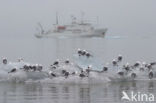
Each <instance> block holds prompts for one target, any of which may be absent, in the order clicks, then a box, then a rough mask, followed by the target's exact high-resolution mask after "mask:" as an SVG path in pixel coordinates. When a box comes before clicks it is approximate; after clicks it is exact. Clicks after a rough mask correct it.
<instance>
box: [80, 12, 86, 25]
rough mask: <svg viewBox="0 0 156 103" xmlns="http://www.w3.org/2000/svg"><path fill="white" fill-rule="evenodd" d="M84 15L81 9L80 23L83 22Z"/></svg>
mask: <svg viewBox="0 0 156 103" xmlns="http://www.w3.org/2000/svg"><path fill="white" fill-rule="evenodd" d="M84 15H85V13H84V12H83V11H82V12H81V23H82V24H83V23H84V21H83V19H84Z"/></svg>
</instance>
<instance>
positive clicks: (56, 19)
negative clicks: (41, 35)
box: [56, 12, 58, 25]
mask: <svg viewBox="0 0 156 103" xmlns="http://www.w3.org/2000/svg"><path fill="white" fill-rule="evenodd" d="M56 24H57V25H58V13H57V12H56Z"/></svg>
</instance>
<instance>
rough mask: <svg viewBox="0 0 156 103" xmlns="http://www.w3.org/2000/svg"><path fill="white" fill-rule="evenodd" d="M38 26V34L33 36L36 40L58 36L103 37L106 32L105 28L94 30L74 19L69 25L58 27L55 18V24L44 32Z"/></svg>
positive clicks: (87, 24)
mask: <svg viewBox="0 0 156 103" xmlns="http://www.w3.org/2000/svg"><path fill="white" fill-rule="evenodd" d="M39 26H40V29H41V30H40V32H39V33H37V34H35V36H36V37H37V38H42V37H58V36H65V37H66V36H67V37H104V36H105V34H106V31H107V28H95V27H94V26H93V25H92V24H91V23H87V22H84V21H83V20H81V21H80V22H78V21H77V20H76V18H75V17H72V22H71V24H68V25H59V23H58V17H57V16H56V24H54V25H53V28H52V29H50V30H48V31H44V30H43V27H42V25H41V24H40V23H39Z"/></svg>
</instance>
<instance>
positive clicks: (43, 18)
mask: <svg viewBox="0 0 156 103" xmlns="http://www.w3.org/2000/svg"><path fill="white" fill-rule="evenodd" d="M81 11H84V12H85V18H87V19H89V20H93V21H95V20H96V17H97V16H98V17H99V19H100V24H101V25H102V26H104V27H108V29H109V32H108V34H114V35H136V34H138V35H141V34H148V35H154V34H156V12H155V11H156V0H0V36H1V37H2V36H4V35H8V36H11V35H12V36H14V35H16V36H17V35H33V34H34V33H35V32H36V30H35V28H36V23H37V22H39V21H40V22H41V23H42V24H43V26H44V28H46V29H48V28H50V27H52V24H54V23H55V13H56V12H58V13H59V18H60V22H61V23H62V24H63V23H67V22H69V19H70V15H71V14H74V15H75V16H77V17H80V12H81Z"/></svg>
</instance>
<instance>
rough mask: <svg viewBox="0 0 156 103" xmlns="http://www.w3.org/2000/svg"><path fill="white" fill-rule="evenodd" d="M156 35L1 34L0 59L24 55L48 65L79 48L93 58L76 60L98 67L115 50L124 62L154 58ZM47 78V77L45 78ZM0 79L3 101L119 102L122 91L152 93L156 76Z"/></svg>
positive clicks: (131, 62) (64, 57)
mask: <svg viewBox="0 0 156 103" xmlns="http://www.w3.org/2000/svg"><path fill="white" fill-rule="evenodd" d="M155 40H156V37H155V36H154V35H150V36H148V35H147V36H140V35H137V36H121V35H115V36H111V35H107V36H106V37H105V38H61V37H58V38H42V39H37V38H35V37H33V36H32V37H31V36H30V37H29V36H25V37H22V36H19V37H3V38H0V47H1V50H0V55H1V60H2V58H3V57H6V58H7V59H8V60H9V61H17V59H18V58H23V59H24V61H26V62H30V63H33V64H35V63H39V64H43V66H44V67H45V68H48V67H49V65H50V64H52V63H53V61H55V60H56V59H66V58H69V59H70V60H72V61H74V60H75V61H76V59H75V54H76V50H77V49H78V48H81V49H85V50H88V51H91V52H92V54H93V55H94V56H95V59H94V60H90V61H86V60H82V61H83V62H82V61H81V62H79V64H80V65H82V66H83V65H86V64H88V65H90V64H92V65H93V66H95V67H96V69H99V68H100V67H101V66H102V65H106V64H107V62H111V61H112V60H113V58H115V57H116V56H117V55H118V54H122V55H123V59H124V61H123V62H124V63H127V62H129V63H130V64H133V63H134V62H135V61H141V62H143V61H147V62H151V61H156V48H155V46H154V43H155ZM45 81H46V80H45ZM45 81H39V82H32V81H28V82H18V83H16V82H6V81H1V82H0V91H1V92H0V102H2V103H10V102H11V103H34V102H38V103H45V102H46V103H73V102H76V103H104V102H110V103H122V102H123V101H122V100H121V97H122V91H126V92H131V91H138V92H144V93H153V94H154V95H156V91H155V89H154V88H155V85H156V82H155V80H146V81H145V80H136V81H129V82H120V81H118V82H108V83H107V82H105V81H103V83H101V84H57V83H52V82H48V80H47V82H45Z"/></svg>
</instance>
